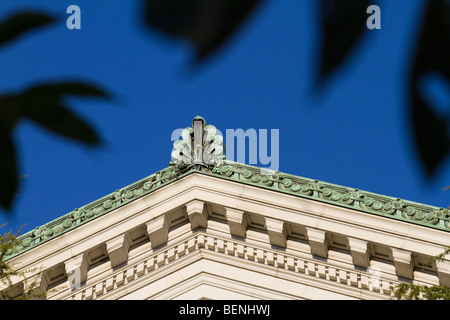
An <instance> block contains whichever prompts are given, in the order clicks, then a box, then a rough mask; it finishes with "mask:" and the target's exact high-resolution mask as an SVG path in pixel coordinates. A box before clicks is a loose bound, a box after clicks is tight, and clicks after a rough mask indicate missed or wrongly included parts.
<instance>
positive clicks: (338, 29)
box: [319, 0, 369, 81]
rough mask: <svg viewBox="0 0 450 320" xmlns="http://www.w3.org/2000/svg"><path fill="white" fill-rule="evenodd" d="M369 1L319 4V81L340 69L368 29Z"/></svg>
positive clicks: (322, 0) (338, 0)
mask: <svg viewBox="0 0 450 320" xmlns="http://www.w3.org/2000/svg"><path fill="white" fill-rule="evenodd" d="M368 6H369V1H368V0H320V19H319V23H320V27H321V30H322V38H321V40H320V41H321V42H320V49H319V53H320V69H319V81H323V80H324V79H325V78H326V77H327V76H328V75H329V74H331V73H332V72H333V71H335V69H337V68H338V67H339V66H340V65H341V64H342V62H343V61H344V60H345V59H346V58H347V56H348V55H349V53H350V52H351V51H352V49H353V48H354V47H355V45H356V43H357V42H358V40H360V38H361V36H362V34H363V33H364V30H365V29H366V20H367V17H368V16H367V14H366V10H367V7H368Z"/></svg>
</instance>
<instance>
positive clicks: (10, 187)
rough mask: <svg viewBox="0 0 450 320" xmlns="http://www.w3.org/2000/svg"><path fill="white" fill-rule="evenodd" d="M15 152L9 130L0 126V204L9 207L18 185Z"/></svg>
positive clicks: (5, 207)
mask: <svg viewBox="0 0 450 320" xmlns="http://www.w3.org/2000/svg"><path fill="white" fill-rule="evenodd" d="M18 180H19V178H18V174H17V164H16V152H15V149H14V145H13V142H12V140H11V134H10V132H8V131H6V130H4V129H3V128H0V182H1V183H0V206H2V207H3V208H4V209H6V210H8V209H10V208H11V205H12V202H13V199H14V194H15V192H16V191H17V187H18V183H19V182H18Z"/></svg>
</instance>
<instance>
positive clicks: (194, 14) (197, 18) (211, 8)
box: [145, 0, 261, 61]
mask: <svg viewBox="0 0 450 320" xmlns="http://www.w3.org/2000/svg"><path fill="white" fill-rule="evenodd" d="M260 2H261V0H146V2H145V22H146V23H147V24H148V25H149V26H150V27H152V28H155V29H158V30H160V31H162V32H163V33H165V34H167V35H170V36H173V37H176V38H181V39H184V40H187V41H188V42H189V43H191V44H192V45H193V46H194V47H195V50H196V57H195V58H196V60H197V61H200V60H203V59H204V58H206V57H208V56H210V55H211V54H213V53H214V52H215V51H217V50H218V49H219V48H220V47H221V46H222V45H223V44H224V43H225V42H226V41H227V40H228V39H229V38H230V36H232V35H233V33H234V32H235V31H236V29H237V28H238V27H239V26H240V25H241V24H242V23H243V22H244V21H245V19H246V18H247V16H248V15H249V14H250V13H251V12H252V10H254V9H255V7H256V6H257V5H258V4H259V3H260Z"/></svg>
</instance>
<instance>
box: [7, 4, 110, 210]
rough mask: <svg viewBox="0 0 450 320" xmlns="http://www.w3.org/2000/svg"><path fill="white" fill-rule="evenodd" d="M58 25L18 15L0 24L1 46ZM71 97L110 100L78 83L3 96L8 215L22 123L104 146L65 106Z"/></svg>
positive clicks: (36, 16)
mask: <svg viewBox="0 0 450 320" xmlns="http://www.w3.org/2000/svg"><path fill="white" fill-rule="evenodd" d="M55 21H56V19H55V18H54V17H51V16H49V15H47V14H44V13H39V12H21V13H17V14H14V15H12V16H11V17H9V18H7V19H6V20H5V21H4V22H3V23H0V45H6V44H8V43H10V42H12V41H13V40H16V39H18V38H19V37H20V36H21V35H23V34H24V33H26V32H30V31H32V30H34V29H36V28H39V27H43V26H47V25H49V24H51V23H53V22H55ZM68 95H76V96H93V97H102V98H105V97H107V96H108V95H107V94H106V93H105V92H104V91H102V90H101V89H99V88H97V87H95V86H93V85H91V84H87V83H82V82H75V81H69V82H59V83H46V84H39V85H36V86H34V87H32V88H29V89H26V90H24V91H22V92H19V93H14V94H11V93H7V94H3V95H0V206H2V207H3V208H4V209H7V212H8V209H10V208H11V206H12V203H13V200H14V195H15V193H16V190H17V189H18V186H19V174H18V168H17V158H16V150H15V147H14V143H13V140H12V133H13V130H14V128H15V127H16V125H17V124H18V123H19V122H20V121H21V120H23V119H26V118H28V119H31V120H32V121H34V122H36V123H37V124H39V125H41V126H43V127H44V128H46V129H48V130H49V131H51V132H53V133H56V134H59V135H62V136H65V137H67V138H70V139H74V140H76V141H80V142H82V143H85V144H88V145H96V144H98V143H99V142H100V141H99V138H98V137H97V135H96V133H95V131H94V129H93V128H91V126H90V125H88V124H87V123H86V122H85V121H84V120H82V119H80V118H79V117H77V116H76V115H75V114H74V113H72V112H71V111H70V110H69V109H68V108H67V107H66V106H65V105H64V103H63V98H64V97H65V96H68Z"/></svg>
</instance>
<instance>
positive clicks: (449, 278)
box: [436, 260, 450, 287]
mask: <svg viewBox="0 0 450 320" xmlns="http://www.w3.org/2000/svg"><path fill="white" fill-rule="evenodd" d="M436 268H437V273H438V276H439V284H440V285H441V286H447V287H450V261H449V260H443V261H437V262H436Z"/></svg>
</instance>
